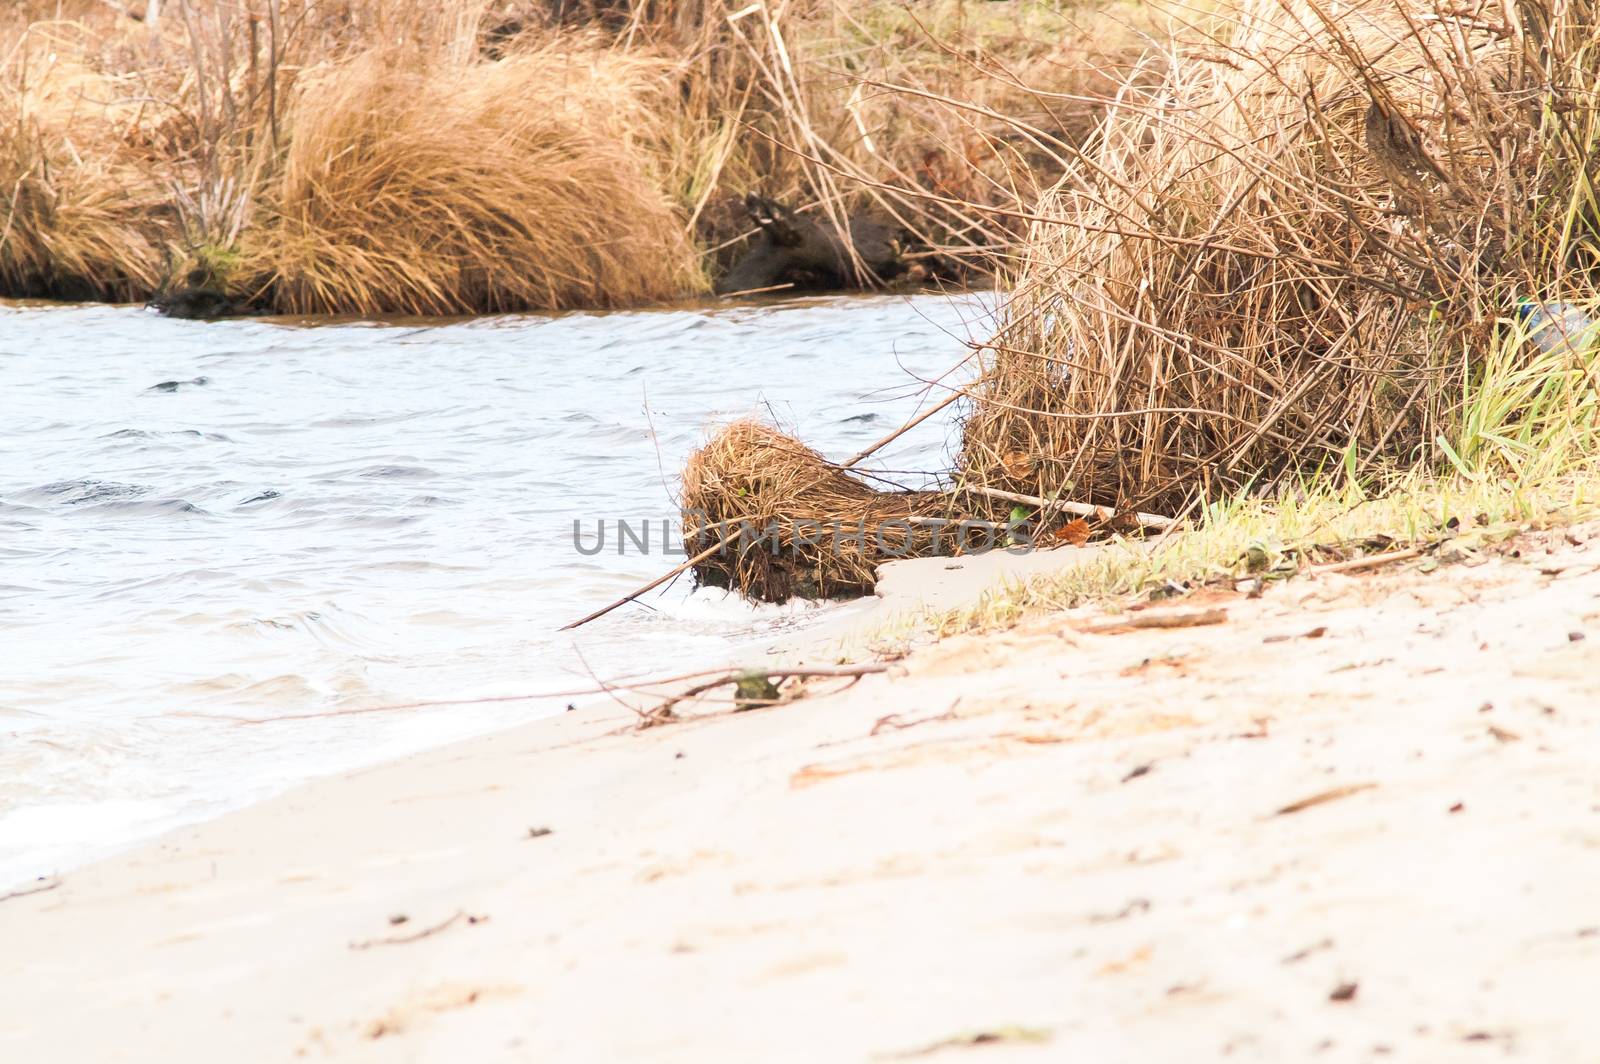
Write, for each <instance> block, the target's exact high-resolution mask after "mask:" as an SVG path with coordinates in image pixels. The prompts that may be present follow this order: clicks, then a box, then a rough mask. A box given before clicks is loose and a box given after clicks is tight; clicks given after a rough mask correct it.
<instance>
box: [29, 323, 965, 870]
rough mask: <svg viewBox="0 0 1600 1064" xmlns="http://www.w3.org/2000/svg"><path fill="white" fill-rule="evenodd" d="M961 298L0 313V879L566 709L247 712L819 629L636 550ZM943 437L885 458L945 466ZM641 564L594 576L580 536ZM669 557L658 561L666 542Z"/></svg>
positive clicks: (580, 669)
mask: <svg viewBox="0 0 1600 1064" xmlns="http://www.w3.org/2000/svg"><path fill="white" fill-rule="evenodd" d="M987 315H988V305H987V303H986V302H985V301H984V300H983V299H981V298H978V297H963V298H960V299H950V298H946V297H931V296H929V297H918V298H914V299H905V298H888V297H885V298H871V299H863V298H853V299H829V300H806V301H793V302H788V303H783V304H774V305H769V306H741V307H734V308H718V309H709V310H707V309H699V310H681V309H680V310H670V311H655V312H642V313H629V314H603V315H601V314H569V315H558V316H516V317H502V318H493V319H476V320H471V321H458V322H443V323H438V322H433V323H420V324H419V323H404V324H371V323H325V324H311V325H306V324H290V323H280V322H263V321H240V322H223V323H209V324H208V323H198V322H178V321H168V320H165V319H161V318H157V317H154V316H152V315H150V314H148V313H146V312H144V311H140V310H133V309H128V308H116V307H77V308H63V307H22V306H14V305H3V304H0V397H3V398H0V415H3V416H0V883H3V882H5V881H9V880H16V879H19V878H22V877H24V876H30V875H36V874H40V873H42V872H46V871H50V870H52V869H55V868H59V867H62V866H65V865H68V864H71V863H73V862H77V861H81V860H84V859H87V858H88V857H92V856H95V855H97V854H100V853H104V852H106V851H108V850H109V849H112V848H115V847H117V846H121V845H126V844H128V843H130V842H133V841H136V840H137V839H139V838H142V837H147V836H149V835H150V834H153V833H155V832H157V831H160V830H163V829H165V828H168V827H171V826H173V825H175V824H179V823H183V822H185V821H190V820H194V819H198V818H201V817H204V816H208V815H213V814H215V813H217V812H220V811H222V810H224V809H227V808H230V807H234V806H237V805H240V804H242V803H244V802H247V801H250V800H252V799H255V798H259V797H261V796H264V795H266V794H269V793H272V792H273V791H275V790H280V789H282V788H283V787H285V786H288V785H289V784H291V783H294V782H296V781H298V780H302V779H305V778H308V777H310V776H314V775H317V774H324V773H329V772H334V771H338V770H341V769H345V768H349V767H353V766H355V765H359V764H362V763H368V762H373V761H378V760H382V759H386V758H391V757H394V756H398V755H400V754H403V753H406V752H410V751H414V750H417V749H421V748H424V747H427V746H431V745H437V744H439V743H442V742H445V741H448V740H451V739H454V738H459V737H461V736H464V735H469V734H473V733H478V732H482V731H485V730H489V729H492V728H495V727H500V726H504V725H507V724H511V723H515V722H517V721H521V720H527V719H531V718H533V717H537V716H542V715H546V714H548V713H550V712H554V711H557V710H559V709H560V708H561V707H562V706H564V705H565V700H554V701H552V700H544V701H539V702H523V703H514V704H501V705H494V706H452V707H445V708H430V709H421V710H413V711H396V712H381V713H370V714H346V715H343V716H336V717H321V718H312V719H306V720H293V721H279V722H276V723H267V724H243V723H239V722H238V719H239V718H244V719H257V718H263V717H273V716H284V715H293V714H304V713H319V712H327V711H329V710H341V709H353V708H361V707H370V706H385V705H393V704H396V703H405V702H413V701H421V700H432V699H443V698H473V697H481V696H487V695H497V694H511V693H520V692H526V691H539V690H557V689H561V688H562V687H580V686H584V685H586V684H587V683H588V682H589V672H590V670H592V671H593V672H594V673H598V674H601V675H616V674H619V673H629V672H639V671H641V670H643V671H657V670H662V669H666V670H670V668H671V667H673V666H675V665H679V664H682V663H683V662H684V661H686V660H695V659H702V658H706V657H710V656H714V655H716V654H717V653H719V652H721V651H723V650H725V649H726V648H727V647H728V646H729V645H730V644H732V643H736V642H739V641H747V640H750V639H753V638H758V637H760V636H762V635H763V634H765V633H768V632H770V631H771V630H772V628H774V627H775V626H782V625H797V624H803V623H807V621H808V620H809V619H810V618H812V617H814V616H815V615H816V614H818V613H820V612H823V611H819V610H814V609H813V610H809V611H807V610H803V609H802V610H787V611H777V610H774V609H771V608H768V609H765V610H752V609H750V608H749V607H747V606H745V605H743V604H742V603H740V602H738V601H737V600H731V601H730V600H725V599H724V598H723V596H722V595H721V593H718V592H710V591H702V592H697V593H694V594H690V591H689V585H688V581H687V580H683V581H680V582H679V583H678V584H677V585H675V586H674V587H673V588H672V589H671V590H670V591H669V592H668V593H666V594H665V595H662V596H659V597H654V598H651V599H649V600H647V601H648V603H649V606H648V607H645V606H630V607H626V608H625V609H624V610H621V611H618V612H616V613H613V614H611V615H610V616H608V617H606V618H604V619H602V620H600V621H597V622H595V623H594V624H592V625H589V626H587V627H585V628H582V629H579V630H578V631H576V632H574V633H558V632H557V629H558V628H559V627H560V626H561V625H562V624H563V623H565V622H567V621H570V620H572V619H574V618H575V617H577V616H580V615H582V614H583V613H586V612H588V610H589V609H591V608H593V607H595V606H597V605H600V604H603V603H604V602H606V601H609V600H610V599H612V598H615V597H617V596H619V595H621V594H622V593H623V592H625V591H627V590H630V589H631V588H633V587H635V586H637V585H638V584H639V583H642V582H643V580H644V579H647V578H649V577H651V576H653V575H656V574H658V573H660V572H662V571H664V570H666V569H667V568H670V567H671V565H673V564H675V563H676V562H677V561H678V560H679V559H678V558H676V557H669V556H667V555H664V554H661V553H659V551H660V548H661V543H660V535H659V533H660V529H661V527H662V522H663V521H667V522H671V520H672V519H673V517H674V516H675V513H676V510H675V507H674V506H673V503H672V493H673V492H674V491H675V488H676V475H677V471H678V470H679V469H680V468H681V466H682V462H683V458H684V457H685V455H686V454H687V453H688V452H689V450H690V449H691V448H692V447H693V446H694V445H695V444H696V443H697V442H699V441H700V440H701V439H703V438H704V434H705V430H706V428H707V426H708V425H710V424H712V423H714V422H715V421H717V420H718V419H722V418H727V417H730V416H736V415H740V414H747V413H759V414H762V415H763V416H767V417H776V418H777V420H778V421H779V422H780V423H781V424H783V425H784V426H785V427H786V428H789V429H791V430H793V431H796V432H798V433H799V434H800V435H801V436H803V437H804V438H805V439H806V440H807V441H808V442H810V443H812V444H813V445H815V446H817V447H818V448H819V449H821V450H823V451H824V452H825V453H830V454H833V455H835V456H842V455H844V454H847V453H851V452H853V451H855V450H857V449H859V448H860V447H861V446H864V445H865V444H866V443H869V442H871V441H872V440H874V439H876V438H878V437H880V436H882V435H884V434H886V433H887V432H888V431H889V430H890V429H892V428H893V427H894V426H895V425H897V424H899V423H900V422H901V421H902V420H903V419H904V417H906V416H907V415H909V414H910V413H911V412H913V411H914V410H915V409H916V408H917V404H918V402H919V400H918V399H917V398H916V396H915V395H913V394H912V392H913V390H914V387H915V385H916V380H915V377H916V376H918V375H920V376H924V377H926V376H930V375H933V374H936V373H939V372H941V371H943V370H946V369H948V368H949V367H950V366H951V365H952V364H953V363H954V362H956V361H957V360H958V359H959V358H960V357H961V356H962V354H963V351H964V348H963V341H964V340H966V339H967V338H969V337H970V336H974V335H978V334H982V333H983V332H984V331H985V330H986V328H987ZM948 431H949V422H948V421H947V420H942V419H940V418H938V417H935V418H933V419H930V420H929V421H928V422H927V423H925V424H924V425H923V426H920V427H919V428H918V429H917V430H916V431H914V432H913V433H910V434H908V435H907V436H906V437H904V438H902V439H901V440H900V441H897V443H896V444H895V445H894V446H893V447H892V448H890V449H889V450H887V451H886V452H885V453H884V455H883V460H882V462H881V463H880V465H882V466H885V467H888V468H893V469H938V468H942V466H943V459H942V455H943V453H944V451H945V445H946V435H947V433H948ZM601 518H605V519H606V520H607V521H608V522H611V521H615V520H616V519H619V518H623V519H629V520H630V521H631V522H632V523H634V524H635V525H636V526H637V525H638V524H639V523H640V522H642V521H645V520H648V521H649V522H650V524H651V527H652V530H653V534H654V535H655V540H654V541H653V542H652V548H653V549H654V550H656V551H657V552H658V553H655V554H654V555H652V556H640V555H639V554H638V553H637V552H634V551H630V553H628V554H626V555H623V556H619V555H618V554H617V553H616V552H615V543H614V540H613V542H612V543H611V544H610V545H608V549H607V550H606V551H605V552H603V553H601V554H598V555H594V556H585V555H583V554H580V553H578V552H577V551H576V550H575V549H574V546H573V522H574V520H580V521H582V522H583V528H584V536H583V540H584V542H585V544H586V545H591V546H592V543H593V539H594V530H595V527H596V524H595V523H596V521H598V520H599V519H601ZM675 545H676V544H675Z"/></svg>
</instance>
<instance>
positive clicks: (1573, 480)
mask: <svg viewBox="0 0 1600 1064" xmlns="http://www.w3.org/2000/svg"><path fill="white" fill-rule="evenodd" d="M1331 12H1332V9H1329V8H1326V7H1324V6H1323V5H1321V4H1320V3H1318V2H1316V0H1283V2H1280V0H1246V2H1245V3H1244V4H1243V5H1242V6H1240V7H1238V8H1230V7H1222V8H1218V9H1216V10H1214V11H1212V12H1211V13H1209V14H1208V15H1207V16H1206V18H1205V19H1204V21H1203V22H1201V23H1197V24H1196V25H1194V26H1191V27H1190V28H1189V30H1188V31H1187V33H1186V34H1185V35H1179V36H1175V37H1174V38H1172V40H1171V41H1170V42H1168V43H1167V44H1166V45H1165V46H1164V47H1162V48H1160V49H1157V50H1156V51H1154V52H1153V53H1152V55H1151V57H1150V58H1149V59H1148V60H1147V62H1145V63H1144V64H1142V65H1141V66H1140V68H1139V69H1138V70H1137V71H1136V72H1135V74H1134V75H1133V76H1130V77H1128V78H1126V79H1125V83H1124V84H1123V85H1122V86H1121V87H1120V89H1119V90H1118V92H1117V93H1116V97H1117V103H1116V105H1115V106H1114V107H1113V108H1112V109H1111V110H1110V111H1109V112H1108V113H1107V114H1106V116H1105V118H1104V120H1103V122H1102V124H1101V125H1100V127H1099V129H1098V131H1097V133H1096V134H1095V135H1093V136H1091V137H1089V138H1087V139H1086V140H1084V141H1082V142H1081V145H1080V146H1078V147H1076V148H1074V149H1073V150H1071V151H1070V152H1067V153H1066V154H1067V155H1068V156H1069V158H1068V159H1067V162H1068V164H1069V165H1067V166H1066V168H1065V170H1064V176H1063V178H1062V180H1061V181H1060V183H1059V184H1058V185H1057V186H1056V187H1055V188H1054V189H1053V190H1052V191H1051V192H1050V193H1049V195H1047V196H1046V197H1045V198H1044V199H1043V201H1042V202H1040V203H1039V204H1037V205H1029V204H1026V203H1023V202H1020V201H1019V202H1018V203H1017V204H1016V207H1017V211H1018V213H1019V214H1025V215H1027V216H1028V217H1029V218H1030V219H1031V223H1032V224H1031V231H1030V235H1029V239H1028V242H1027V244H1026V249H1025V254H1024V256H1023V258H1022V261H1021V262H1020V264H1019V267H1018V269H1017V273H1016V284H1015V290H1014V292H1013V294H1012V296H1011V298H1010V299H1009V300H1008V301H1007V304H1006V307H1005V310H1004V320H1003V322H1002V326H1001V328H1000V330H999V331H998V333H997V334H996V335H995V337H994V338H993V339H992V341H991V342H990V343H989V344H988V345H986V347H985V350H984V358H985V364H984V366H983V369H982V372H981V374H980V376H979V379H978V380H977V382H976V383H975V384H974V385H972V386H971V389H970V395H969V398H968V407H967V414H966V417H965V420H964V424H963V433H962V446H961V453H960V455H959V457H958V460H957V462H956V465H955V469H954V470H953V471H952V473H951V476H952V479H953V482H954V483H953V487H954V490H955V492H956V493H957V494H963V497H968V498H970V493H972V492H973V491H974V490H975V489H990V490H996V489H998V490H1002V491H1010V492H1012V493H1020V494H1025V495H1028V496H1032V497H1035V498H1041V499H1061V498H1071V499H1076V500H1079V501H1083V502H1094V503H1100V504H1105V505H1107V506H1112V507H1115V508H1118V509H1119V510H1132V509H1136V508H1137V509H1153V510H1157V511H1163V512H1166V513H1169V514H1173V515H1175V516H1189V517H1192V518H1194V519H1195V525H1194V529H1193V530H1191V531H1190V532H1188V533H1185V534H1181V535H1177V536H1173V537H1171V538H1170V539H1169V540H1166V541H1165V542H1164V543H1163V545H1162V547H1161V549H1160V550H1159V551H1158V552H1157V553H1155V554H1154V555H1151V554H1148V553H1146V552H1145V551H1144V550H1143V549H1138V550H1133V549H1130V550H1129V551H1127V552H1124V553H1113V554H1112V555H1110V556H1108V557H1107V558H1106V559H1105V560H1103V561H1100V562H1096V563H1095V564H1093V565H1091V566H1089V567H1086V568H1085V569H1083V570H1082V571H1081V572H1079V573H1076V574H1074V575H1073V576H1071V577H1069V578H1066V579H1065V580H1063V581H1058V582H1056V583H1054V584H1050V585H1048V586H1043V587H1033V588H1027V589H1023V590H1021V591H1018V592H1016V593H1014V594H1010V595H1005V596H1000V597H998V598H997V599H995V600H994V602H992V603H990V604H989V605H988V606H986V607H985V609H990V610H1001V611H1004V610H1017V609H1025V608H1029V607H1030V606H1036V605H1039V604H1041V603H1045V604H1059V603H1062V602H1070V601H1075V600H1077V599H1078V598H1081V597H1083V596H1086V595H1117V594H1125V593H1133V592H1136V591H1148V590H1149V589H1150V587H1151V585H1152V584H1155V585H1159V584H1160V583H1161V582H1162V581H1165V580H1168V579H1181V580H1190V579H1196V578H1203V577H1204V576H1205V575H1206V574H1207V573H1209V572H1212V571H1217V570H1222V571H1226V572H1228V573H1230V574H1232V573H1234V572H1235V571H1237V570H1238V568H1239V567H1240V566H1241V565H1242V566H1245V567H1246V568H1247V569H1248V568H1249V567H1251V566H1254V565H1255V564H1256V563H1257V562H1261V563H1263V564H1265V565H1266V567H1267V568H1268V569H1269V570H1271V569H1274V568H1276V567H1279V565H1280V563H1281V562H1282V561H1283V559H1284V558H1285V557H1290V558H1298V559H1302V560H1307V561H1309V562H1314V561H1316V560H1319V559H1323V558H1329V557H1332V558H1337V557H1339V556H1340V555H1341V554H1343V553H1344V552H1347V551H1349V550H1352V549H1354V550H1362V549H1373V548H1374V545H1375V544H1382V543H1391V542H1398V543H1409V544H1416V545H1418V549H1419V550H1424V551H1425V552H1426V551H1431V550H1433V549H1435V548H1436V547H1437V546H1438V544H1439V542H1440V541H1441V540H1442V539H1444V538H1445V537H1446V535H1447V533H1448V534H1450V535H1453V530H1452V529H1451V528H1450V527H1449V525H1448V520H1447V519H1448V518H1451V517H1454V518H1457V519H1458V520H1459V521H1470V522H1471V523H1473V525H1474V527H1476V526H1477V523H1478V519H1479V517H1480V516H1481V517H1482V518H1483V520H1484V521H1486V522H1487V524H1488V526H1489V527H1490V528H1491V529H1499V528H1502V526H1503V527H1513V526H1515V525H1517V524H1518V523H1525V522H1535V523H1537V522H1543V521H1551V520H1560V519H1561V515H1562V514H1564V513H1571V512H1574V510H1573V508H1574V507H1578V508H1580V509H1581V507H1582V504H1581V503H1580V502H1575V501H1574V500H1575V499H1578V500H1581V499H1582V498H1585V497H1592V496H1593V494H1594V479H1593V476H1592V466H1591V463H1592V460H1593V458H1594V456H1595V454H1596V452H1597V450H1600V448H1597V440H1600V437H1597V435H1596V431H1595V407H1596V403H1597V402H1600V388H1597V378H1596V376H1595V366H1594V356H1595V350H1596V345H1597V342H1600V335H1597V333H1600V329H1589V328H1587V327H1586V326H1584V325H1583V321H1584V320H1585V319H1584V317H1583V315H1584V314H1586V313H1587V314H1591V315H1592V314H1594V313H1595V312H1596V308H1597V307H1600V297H1597V292H1596V290H1595V279H1596V276H1595V269H1596V266H1597V265H1600V261H1597V259H1600V256H1597V251H1600V204H1597V201H1596V198H1595V191H1594V189H1595V179H1596V177H1597V172H1596V171H1597V168H1600V164H1597V157H1596V152H1595V142H1596V137H1597V134H1600V98H1597V95H1596V94H1597V92H1600V52H1597V50H1596V48H1595V44H1594V42H1595V41H1596V39H1600V38H1597V31H1600V14H1597V9H1596V7H1595V6H1594V5H1593V4H1592V3H1589V2H1580V3H1577V4H1562V5H1554V4H1550V3H1547V2H1545V0H1521V2H1518V3H1513V4H1511V5H1495V6H1493V7H1488V6H1482V7H1470V8H1461V7H1459V6H1453V5H1447V4H1443V3H1434V2H1432V0H1361V2H1358V3H1355V4H1342V5H1340V6H1339V8H1338V9H1337V14H1333V13H1331ZM1541 308H1547V310H1548V312H1546V310H1542V309H1541ZM1541 319H1543V320H1541ZM1532 330H1537V335H1530V331H1532ZM1565 331H1570V332H1571V335H1565V334H1564V332H1565ZM1452 499H1455V500H1457V501H1460V500H1467V501H1466V502H1465V503H1464V504H1462V505H1459V506H1458V505H1455V504H1453V503H1451V502H1450V501H1449V500H1452ZM1358 501H1359V503H1360V505H1356V502H1358ZM746 505H749V503H747V504H746ZM1458 510H1459V511H1460V512H1456V511H1458ZM1447 511H1448V512H1447ZM1435 512H1437V513H1438V514H1439V516H1438V517H1437V520H1436V521H1435V520H1430V519H1429V518H1428V515H1430V514H1433V513H1435ZM1346 514H1350V515H1353V516H1350V517H1348V518H1346V516H1345V515H1346ZM978 516H987V517H989V518H990V519H995V520H1003V519H1004V506H1003V505H1001V506H997V507H995V508H991V510H990V511H989V512H988V513H987V514H984V513H981V512H980V513H979V514H978ZM1313 526H1315V527H1313ZM1396 526H1400V527H1398V528H1397V527H1396ZM1317 529H1321V531H1317ZM1099 531H1100V532H1101V533H1102V534H1105V533H1107V532H1113V531H1115V529H1114V523H1103V524H1102V525H1101V526H1100V529H1099ZM1484 534H1487V533H1484ZM1291 568H1292V566H1291Z"/></svg>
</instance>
